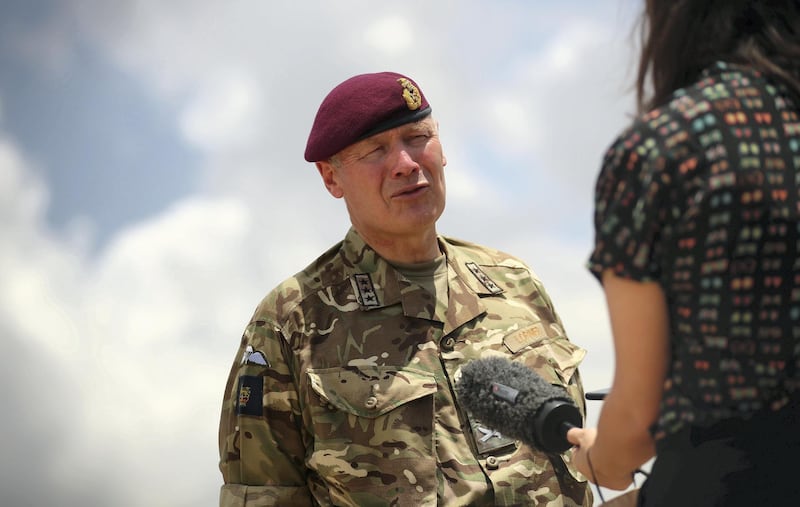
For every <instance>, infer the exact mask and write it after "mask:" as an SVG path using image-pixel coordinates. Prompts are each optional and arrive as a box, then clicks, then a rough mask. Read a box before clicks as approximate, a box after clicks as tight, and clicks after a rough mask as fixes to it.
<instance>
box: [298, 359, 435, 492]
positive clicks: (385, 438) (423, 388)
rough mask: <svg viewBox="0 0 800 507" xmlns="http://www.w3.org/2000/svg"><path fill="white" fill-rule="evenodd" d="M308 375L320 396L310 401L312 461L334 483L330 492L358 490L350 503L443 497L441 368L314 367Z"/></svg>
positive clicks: (308, 371)
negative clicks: (439, 486) (436, 371)
mask: <svg viewBox="0 0 800 507" xmlns="http://www.w3.org/2000/svg"><path fill="white" fill-rule="evenodd" d="M306 375H307V379H308V382H309V386H310V387H311V391H313V393H314V395H315V397H316V400H309V401H310V405H311V406H310V408H309V412H310V414H311V423H312V424H313V432H312V433H313V434H314V445H313V449H314V450H313V453H312V455H311V457H310V459H309V466H310V467H311V468H313V469H315V470H316V471H317V473H318V474H319V475H320V476H321V477H323V478H324V480H325V481H327V482H330V483H333V485H334V487H333V488H329V491H339V492H341V494H342V495H344V496H345V497H347V496H350V495H353V494H355V492H357V494H358V498H354V497H352V498H341V499H340V500H341V502H342V504H350V503H351V502H352V503H353V504H354V505H363V504H364V502H366V503H372V502H371V501H369V499H372V498H374V499H376V500H377V499H379V498H380V499H392V498H397V499H402V500H403V501H408V500H409V499H411V500H413V501H414V504H415V505H423V504H429V503H430V502H431V499H433V501H434V503H435V498H436V460H435V452H434V449H435V432H434V405H435V394H436V390H437V388H436V379H435V377H434V376H433V375H431V374H429V373H427V372H424V371H421V370H416V369H413V368H408V367H392V366H358V367H344V368H326V369H309V370H307V371H306ZM336 486H338V487H336ZM360 502H361V503H360ZM380 504H383V500H382V501H381V502H380ZM386 504H387V505H389V504H391V502H387V503H386Z"/></svg>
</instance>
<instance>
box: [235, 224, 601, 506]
mask: <svg viewBox="0 0 800 507" xmlns="http://www.w3.org/2000/svg"><path fill="white" fill-rule="evenodd" d="M439 243H440V246H441V248H442V250H443V251H444V253H445V255H446V259H447V264H448V290H449V297H448V304H447V308H444V307H441V308H437V304H436V301H437V300H436V298H435V297H433V296H432V295H431V294H430V293H429V292H428V291H427V290H425V289H423V288H421V287H420V286H418V285H417V284H415V283H412V282H410V281H409V280H407V279H406V278H405V277H403V276H402V275H401V274H400V273H399V272H398V271H396V270H395V269H394V268H393V267H392V266H391V265H389V264H388V263H387V262H386V261H385V260H384V259H382V258H381V257H379V256H378V255H377V253H376V252H375V251H374V250H372V249H371V248H370V247H369V246H367V245H366V244H365V243H364V241H363V240H362V239H361V237H360V236H359V235H358V234H357V233H356V232H355V231H354V230H352V229H351V230H350V232H349V233H348V234H347V236H346V238H345V239H344V241H343V242H341V243H339V244H337V245H336V246H334V247H333V248H332V249H330V250H329V251H328V252H326V253H325V254H323V255H322V256H321V257H320V258H319V259H317V261H315V262H314V263H313V264H312V265H310V266H309V267H308V268H306V269H305V270H304V271H302V272H300V273H298V274H297V275H295V276H294V277H292V278H290V279H288V280H286V281H285V282H283V283H282V284H281V285H279V286H278V287H277V288H276V289H275V290H273V291H272V292H270V293H269V294H268V295H267V296H266V297H265V298H264V300H263V301H262V302H261V304H260V305H259V307H258V308H257V309H256V311H255V314H254V315H253V318H252V320H251V322H250V324H249V325H248V326H247V328H246V330H245V332H244V336H243V337H242V341H241V344H240V347H239V351H238V353H237V355H236V358H235V360H234V363H233V367H232V369H231V372H230V377H229V379H228V384H227V388H226V393H225V400H224V403H223V407H222V416H221V421H220V428H219V446H220V457H221V461H220V469H221V471H222V475H223V479H224V483H225V484H224V485H223V486H222V490H221V493H220V505H221V506H223V507H233V506H247V507H255V506H262V505H281V506H288V505H304V506H306V505H323V506H327V505H348V506H371V505H397V506H415V507H416V506H433V505H447V506H457V505H475V506H482V505H486V506H490V505H541V506H552V507H556V506H575V505H585V506H589V505H591V504H592V494H591V491H590V489H589V487H588V483H587V482H586V479H585V478H584V477H582V476H581V475H580V474H579V473H578V472H577V471H576V469H575V468H573V466H572V465H571V462H570V458H571V454H570V453H571V451H567V452H566V453H565V454H563V455H552V456H548V455H546V454H544V453H542V452H538V451H536V450H534V449H532V448H530V447H528V446H527V445H524V444H521V443H519V442H516V441H513V440H510V439H508V438H505V437H503V436H502V435H498V434H497V433H495V432H493V431H492V429H491V428H487V427H485V426H483V425H481V423H480V421H477V420H473V419H472V418H471V417H470V414H469V413H467V411H466V410H465V409H464V407H463V406H462V405H460V404H459V400H458V398H457V396H456V394H455V390H454V387H453V386H454V383H455V381H456V380H457V378H458V375H459V369H460V367H461V366H462V365H463V364H465V363H466V362H468V361H470V360H472V359H476V358H479V357H482V356H486V355H493V354H494V355H502V356H506V357H509V358H512V359H514V360H517V361H522V362H523V363H525V364H526V365H528V366H529V367H531V368H533V369H534V370H536V371H537V372H538V373H539V374H540V375H542V376H543V377H544V378H545V379H547V380H549V381H551V382H553V383H556V384H559V385H563V386H565V387H566V388H567V390H568V391H569V393H570V395H571V396H572V397H574V399H575V402H576V403H577V404H578V406H579V407H581V408H582V410H583V409H584V407H585V405H584V402H583V388H582V386H581V382H580V377H579V374H578V370H577V368H578V364H579V363H580V361H581V360H582V359H583V356H584V354H585V351H584V350H583V349H580V348H578V347H577V346H575V345H574V344H573V343H571V342H570V341H569V340H568V339H567V337H566V335H565V332H564V328H563V326H562V323H561V321H560V319H559V317H558V316H557V314H556V312H555V310H554V309H553V305H552V303H551V301H550V299H549V297H548V296H547V294H546V293H545V290H544V288H543V287H542V285H541V282H540V281H539V280H538V279H537V278H536V276H535V275H534V274H533V273H532V272H531V270H530V269H529V268H528V267H527V266H526V265H525V264H524V263H522V262H521V261H520V260H518V259H516V258H514V257H511V256H509V255H507V254H504V253H501V252H498V251H495V250H491V249H488V248H486V247H482V246H478V245H474V244H471V243H466V242H462V241H456V240H453V239H449V238H445V237H440V238H439Z"/></svg>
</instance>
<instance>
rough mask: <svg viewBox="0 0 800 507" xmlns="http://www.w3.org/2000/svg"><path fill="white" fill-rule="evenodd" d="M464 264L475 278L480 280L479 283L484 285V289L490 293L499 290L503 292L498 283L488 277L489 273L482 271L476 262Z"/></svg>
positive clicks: (495, 292)
mask: <svg viewBox="0 0 800 507" xmlns="http://www.w3.org/2000/svg"><path fill="white" fill-rule="evenodd" d="M465 265H466V266H467V269H469V271H470V272H471V273H472V274H473V275H475V278H477V279H478V281H479V282H481V285H483V286H484V287H486V290H488V291H489V292H491V293H492V294H500V293H501V292H503V289H501V288H500V286H499V285H497V284H496V283H494V280H492V279H491V278H489V275H487V274H486V273H484V272H483V271H482V270H481V268H479V267H478V265H477V264H475V263H474V262H467V263H466V264H465Z"/></svg>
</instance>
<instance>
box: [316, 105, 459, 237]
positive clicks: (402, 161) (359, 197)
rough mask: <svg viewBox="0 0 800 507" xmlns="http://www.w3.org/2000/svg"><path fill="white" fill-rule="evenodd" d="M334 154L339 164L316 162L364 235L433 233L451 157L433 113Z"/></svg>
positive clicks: (442, 208) (396, 235)
mask: <svg viewBox="0 0 800 507" xmlns="http://www.w3.org/2000/svg"><path fill="white" fill-rule="evenodd" d="M336 158H337V159H338V162H337V163H336V164H331V163H330V162H318V163H317V168H318V169H319V172H320V174H321V175H322V179H323V181H324V182H325V187H326V188H327V189H328V191H329V192H330V193H331V195H333V196H334V197H336V198H344V200H345V203H346V204H347V210H348V212H349V213H350V220H351V222H352V223H353V226H355V228H356V230H357V231H358V232H359V233H360V234H361V235H362V236H363V237H365V238H371V239H391V238H394V239H397V238H400V237H403V236H414V235H420V234H425V233H429V232H431V231H435V224H436V220H438V218H439V216H441V214H442V211H444V205H445V182H444V166H445V165H446V164H447V161H446V159H445V157H444V155H443V153H442V145H441V143H440V141H439V134H438V129H437V125H436V123H435V121H434V120H433V119H432V118H431V117H428V118H425V119H423V120H420V121H418V122H415V123H409V124H406V125H401V126H399V127H396V128H393V129H391V130H387V131H385V132H381V133H379V134H375V135H374V136H372V137H369V138H367V139H364V140H363V141H359V142H357V143H355V144H353V145H351V146H348V147H347V148H345V149H344V150H342V151H341V152H339V154H338V155H337V157H336Z"/></svg>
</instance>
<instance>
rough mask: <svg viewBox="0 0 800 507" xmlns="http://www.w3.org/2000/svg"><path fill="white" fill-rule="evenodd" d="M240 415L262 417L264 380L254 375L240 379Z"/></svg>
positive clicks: (237, 411)
mask: <svg viewBox="0 0 800 507" xmlns="http://www.w3.org/2000/svg"><path fill="white" fill-rule="evenodd" d="M236 413H237V414H239V415H255V416H260V415H262V414H263V413H264V379H263V378H262V377H255V376H253V375H243V376H241V377H239V403H238V406H237V409H236Z"/></svg>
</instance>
